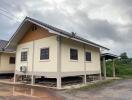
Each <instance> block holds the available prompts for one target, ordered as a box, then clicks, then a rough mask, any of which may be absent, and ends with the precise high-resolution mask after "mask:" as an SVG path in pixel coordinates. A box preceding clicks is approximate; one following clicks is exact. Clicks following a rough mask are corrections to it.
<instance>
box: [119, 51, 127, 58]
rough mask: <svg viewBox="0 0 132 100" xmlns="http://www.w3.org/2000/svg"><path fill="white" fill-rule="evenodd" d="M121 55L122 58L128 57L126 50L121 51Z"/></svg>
mask: <svg viewBox="0 0 132 100" xmlns="http://www.w3.org/2000/svg"><path fill="white" fill-rule="evenodd" d="M120 57H121V59H128V56H127V53H126V52H123V53H121V55H120Z"/></svg>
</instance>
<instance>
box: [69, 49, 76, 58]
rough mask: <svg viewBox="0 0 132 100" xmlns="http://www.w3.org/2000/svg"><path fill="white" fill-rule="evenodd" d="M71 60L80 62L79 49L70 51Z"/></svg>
mask: <svg viewBox="0 0 132 100" xmlns="http://www.w3.org/2000/svg"><path fill="white" fill-rule="evenodd" d="M70 59H71V60H78V51H77V49H70Z"/></svg>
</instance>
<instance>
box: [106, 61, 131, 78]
mask: <svg viewBox="0 0 132 100" xmlns="http://www.w3.org/2000/svg"><path fill="white" fill-rule="evenodd" d="M106 66H107V67H106V68H107V76H109V77H111V76H112V62H111V61H108V62H107V63H106ZM115 71H116V76H118V77H122V78H132V63H125V64H124V63H122V62H121V61H115Z"/></svg>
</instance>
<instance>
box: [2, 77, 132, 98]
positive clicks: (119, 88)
mask: <svg viewBox="0 0 132 100" xmlns="http://www.w3.org/2000/svg"><path fill="white" fill-rule="evenodd" d="M0 100H132V79H127V80H118V81H115V82H113V83H111V84H109V85H107V86H104V87H101V88H96V89H90V90H75V91H74V90H73V91H70V92H69V91H67V90H63V91H57V90H52V89H47V88H27V87H24V86H21V87H20V86H19V87H18V86H9V85H3V84H0Z"/></svg>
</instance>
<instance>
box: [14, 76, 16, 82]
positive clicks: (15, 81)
mask: <svg viewBox="0 0 132 100" xmlns="http://www.w3.org/2000/svg"><path fill="white" fill-rule="evenodd" d="M15 83H16V74H14V84H15Z"/></svg>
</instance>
